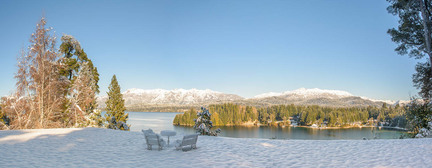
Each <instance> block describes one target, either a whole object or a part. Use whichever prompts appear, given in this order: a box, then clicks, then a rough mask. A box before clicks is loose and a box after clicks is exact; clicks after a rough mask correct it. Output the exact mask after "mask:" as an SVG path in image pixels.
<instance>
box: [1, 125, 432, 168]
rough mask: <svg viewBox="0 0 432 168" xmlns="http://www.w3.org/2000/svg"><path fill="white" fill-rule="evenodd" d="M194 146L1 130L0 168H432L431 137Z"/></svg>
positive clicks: (131, 137) (90, 132)
mask: <svg viewBox="0 0 432 168" xmlns="http://www.w3.org/2000/svg"><path fill="white" fill-rule="evenodd" d="M180 138H181V135H178V136H176V137H174V138H170V140H171V142H173V141H174V140H175V139H180ZM165 139H166V138H165ZM197 147H198V149H195V150H191V151H187V152H183V151H181V150H180V151H176V150H175V149H174V148H173V147H169V148H166V149H164V150H162V151H158V150H153V151H149V150H147V149H146V145H145V140H144V139H143V135H142V133H139V132H126V131H115V130H108V129H101V128H69V129H42V130H14V131H0V167H416V168H417V167H431V166H432V139H430V138H424V139H402V140H400V139H394V140H270V139H246V138H226V137H207V136H200V137H199V138H198V143H197Z"/></svg>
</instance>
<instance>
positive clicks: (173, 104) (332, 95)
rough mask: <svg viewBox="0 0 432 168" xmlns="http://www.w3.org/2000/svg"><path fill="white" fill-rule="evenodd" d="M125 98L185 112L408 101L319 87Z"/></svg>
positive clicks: (136, 105)
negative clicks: (228, 105)
mask: <svg viewBox="0 0 432 168" xmlns="http://www.w3.org/2000/svg"><path fill="white" fill-rule="evenodd" d="M123 98H124V99H125V106H126V108H127V109H128V110H137V111H185V110H188V109H190V108H197V107H200V106H204V105H209V104H219V103H237V104H243V105H251V106H269V105H280V104H295V105H320V106H332V107H354V106H355V107H359V106H361V107H365V106H382V104H383V103H387V104H389V105H396V104H406V103H408V102H407V101H384V100H374V99H369V98H366V97H359V96H355V95H352V94H351V93H349V92H346V91H340V90H325V89H318V88H314V89H306V88H300V89H297V90H292V91H286V92H281V93H277V92H269V93H264V94H260V95H257V96H255V97H253V98H250V99H245V98H243V97H241V96H238V95H235V94H227V93H222V92H217V91H212V90H209V89H206V90H198V89H189V90H186V89H174V90H165V89H152V90H143V89H137V88H132V89H128V90H126V91H125V92H123ZM106 99H107V97H106V96H102V97H99V98H98V104H99V106H100V107H101V108H104V107H105V101H106Z"/></svg>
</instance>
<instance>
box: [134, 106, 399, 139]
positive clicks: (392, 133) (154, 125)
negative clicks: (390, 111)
mask: <svg viewBox="0 0 432 168" xmlns="http://www.w3.org/2000/svg"><path fill="white" fill-rule="evenodd" d="M128 113H129V120H128V121H127V122H128V124H131V131H137V132H138V131H141V129H148V128H151V129H153V131H155V132H157V133H158V132H160V131H161V130H175V131H176V132H177V134H178V135H182V134H183V135H184V134H191V133H194V132H195V130H194V129H193V128H192V127H183V126H174V125H173V124H172V121H173V119H174V117H175V115H176V114H181V113H160V112H128ZM216 128H220V129H222V132H221V133H220V134H219V136H224V137H233V138H264V139H269V138H274V139H308V140H329V139H362V138H363V137H365V138H368V139H373V138H374V137H377V138H378V139H397V138H399V137H400V136H401V135H402V134H404V132H400V131H396V130H388V129H381V130H380V129H377V128H349V129H324V130H319V129H311V128H301V127H285V128H279V127H241V126H235V127H215V129H216Z"/></svg>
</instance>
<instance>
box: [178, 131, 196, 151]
mask: <svg viewBox="0 0 432 168" xmlns="http://www.w3.org/2000/svg"><path fill="white" fill-rule="evenodd" d="M197 141H198V134H191V135H185V136H183V140H177V141H176V149H177V150H180V149H182V150H183V151H185V150H184V148H183V147H186V146H189V145H190V147H191V149H196V148H197V147H196V143H197Z"/></svg>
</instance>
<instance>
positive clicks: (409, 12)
mask: <svg viewBox="0 0 432 168" xmlns="http://www.w3.org/2000/svg"><path fill="white" fill-rule="evenodd" d="M387 1H388V2H389V3H390V6H389V7H388V8H387V10H388V12H389V13H391V14H393V15H397V16H399V18H400V20H399V26H398V28H397V29H395V28H393V29H389V30H388V33H389V34H390V35H391V36H392V41H394V42H396V43H398V47H397V48H396V49H395V51H396V52H397V53H398V54H400V55H406V54H408V55H409V56H410V57H414V58H416V59H421V58H423V57H424V56H425V55H427V56H428V59H427V60H428V62H427V63H418V64H417V65H416V71H417V72H416V74H414V75H413V83H414V86H415V87H417V88H419V89H420V92H419V94H420V96H422V98H423V99H424V100H425V101H426V102H429V101H430V98H431V95H430V93H431V89H432V87H430V86H432V83H431V78H430V77H431V74H432V66H430V65H431V64H432V63H431V61H432V21H431V20H432V15H431V11H432V2H431V0H387ZM413 102H414V103H417V102H416V101H413ZM410 106H411V107H410V108H408V111H407V117H408V119H411V121H410V123H412V124H420V123H419V122H417V121H415V120H428V119H427V118H419V117H425V115H422V113H429V114H431V113H432V111H431V110H430V109H426V111H425V109H422V107H423V106H424V105H423V104H418V105H414V104H410ZM418 108H420V110H419V109H418ZM423 126H424V124H420V125H413V129H414V130H413V131H414V132H416V131H417V130H418V129H417V127H421V128H425V127H423Z"/></svg>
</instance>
